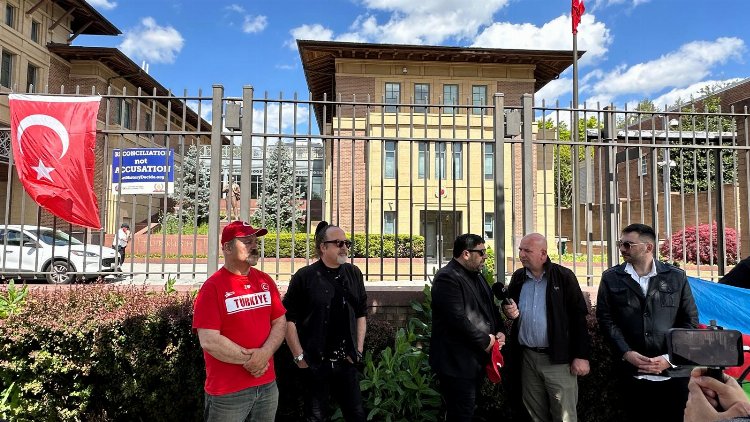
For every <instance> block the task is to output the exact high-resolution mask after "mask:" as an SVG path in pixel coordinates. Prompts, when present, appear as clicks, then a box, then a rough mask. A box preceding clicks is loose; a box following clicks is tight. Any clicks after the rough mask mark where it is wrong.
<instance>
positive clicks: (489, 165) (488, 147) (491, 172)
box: [484, 144, 495, 180]
mask: <svg viewBox="0 0 750 422" xmlns="http://www.w3.org/2000/svg"><path fill="white" fill-rule="evenodd" d="M494 158H495V145H494V144H484V180H492V179H493V178H494V176H495V160H494Z"/></svg>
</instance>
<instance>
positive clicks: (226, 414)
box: [203, 381, 279, 422]
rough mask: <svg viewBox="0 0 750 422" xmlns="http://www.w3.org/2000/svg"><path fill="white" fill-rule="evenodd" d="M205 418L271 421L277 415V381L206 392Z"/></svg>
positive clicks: (217, 421)
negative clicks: (233, 390) (219, 393)
mask: <svg viewBox="0 0 750 422" xmlns="http://www.w3.org/2000/svg"><path fill="white" fill-rule="evenodd" d="M205 399H206V402H205V406H204V408H203V420H204V421H206V422H245V421H246V422H269V421H273V420H274V418H275V417H276V408H277V407H278V405H279V389H278V388H276V381H271V382H269V383H268V384H263V385H259V386H257V387H250V388H246V389H244V390H240V391H238V392H236V393H229V394H224V395H222V396H212V395H210V394H208V393H206V394H205Z"/></svg>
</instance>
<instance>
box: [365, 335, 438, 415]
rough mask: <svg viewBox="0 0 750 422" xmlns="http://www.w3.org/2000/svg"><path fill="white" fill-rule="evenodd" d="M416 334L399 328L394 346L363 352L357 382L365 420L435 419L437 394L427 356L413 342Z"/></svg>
mask: <svg viewBox="0 0 750 422" xmlns="http://www.w3.org/2000/svg"><path fill="white" fill-rule="evenodd" d="M416 338H417V337H416V335H415V334H414V333H413V332H412V331H411V330H408V331H407V330H404V329H403V328H401V329H399V330H398V332H397V333H396V342H395V344H394V347H393V349H391V348H390V347H387V348H386V349H385V350H383V351H382V352H381V353H380V354H379V355H378V356H377V359H376V358H375V357H374V355H373V353H372V351H368V352H367V354H366V356H365V369H364V374H363V377H362V381H361V383H360V386H361V388H362V396H363V400H364V405H365V409H367V410H368V411H369V413H368V415H367V419H368V420H378V421H380V420H386V421H436V420H438V418H437V416H438V411H439V409H440V394H439V393H438V392H437V390H436V389H435V375H434V374H433V373H432V370H431V369H430V365H429V363H428V361H427V360H428V356H427V354H426V353H424V352H423V351H422V350H421V349H420V348H418V347H416V346H415V342H416Z"/></svg>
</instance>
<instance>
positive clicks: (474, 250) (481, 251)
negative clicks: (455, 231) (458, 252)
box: [466, 249, 487, 256]
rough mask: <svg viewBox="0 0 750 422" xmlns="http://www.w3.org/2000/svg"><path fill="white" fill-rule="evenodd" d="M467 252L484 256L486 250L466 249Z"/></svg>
mask: <svg viewBox="0 0 750 422" xmlns="http://www.w3.org/2000/svg"><path fill="white" fill-rule="evenodd" d="M466 251H467V252H476V253H478V254H479V256H484V255H485V254H486V253H487V249H467V250H466Z"/></svg>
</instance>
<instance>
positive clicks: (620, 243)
mask: <svg viewBox="0 0 750 422" xmlns="http://www.w3.org/2000/svg"><path fill="white" fill-rule="evenodd" d="M634 245H643V243H637V242H631V241H629V240H624V241H623V240H618V241H617V247H618V248H623V249H625V250H626V251H627V250H628V249H630V247H631V246H634Z"/></svg>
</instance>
